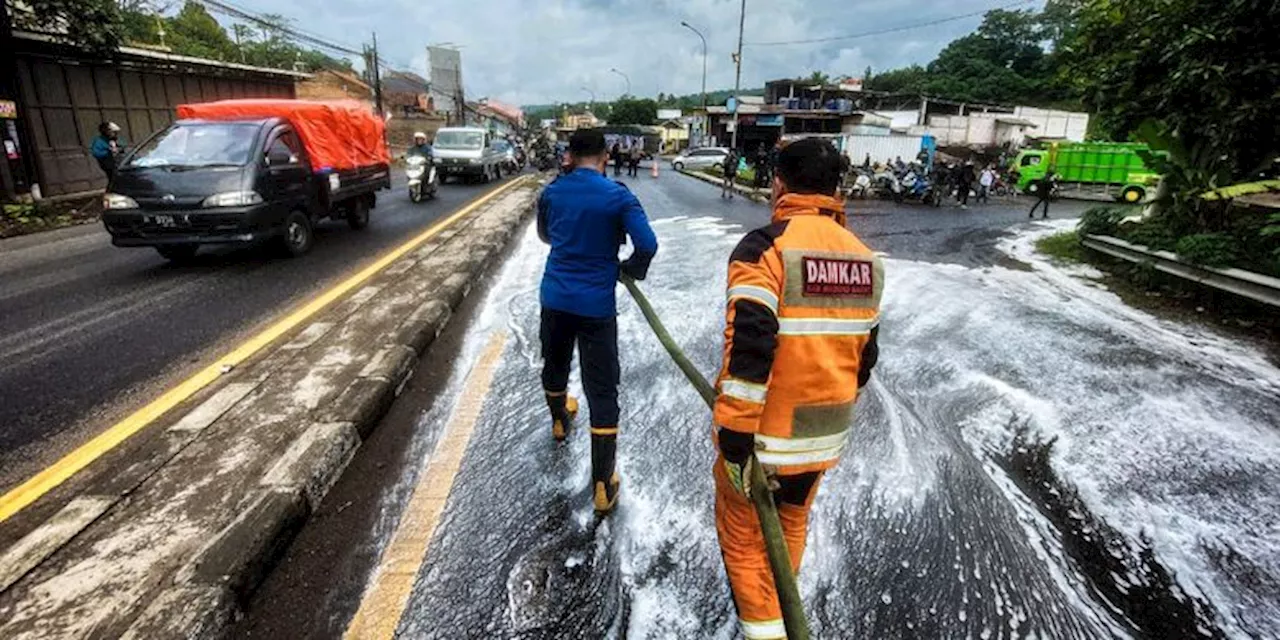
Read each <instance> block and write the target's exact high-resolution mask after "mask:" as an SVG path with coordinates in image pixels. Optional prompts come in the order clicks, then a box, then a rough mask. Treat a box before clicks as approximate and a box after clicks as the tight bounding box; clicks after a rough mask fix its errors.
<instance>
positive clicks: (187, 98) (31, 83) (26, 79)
mask: <svg viewBox="0 0 1280 640" xmlns="http://www.w3.org/2000/svg"><path fill="white" fill-rule="evenodd" d="M18 76H19V78H20V81H21V90H22V98H23V108H22V114H23V117H25V118H26V121H27V126H28V131H30V132H31V135H32V136H33V137H34V140H32V141H29V142H28V146H34V149H28V150H27V153H33V154H34V159H35V169H36V175H37V178H36V182H38V183H39V184H40V189H41V192H42V193H43V194H44V195H45V196H56V195H62V194H68V193H78V192H83V191H90V190H94V189H101V188H102V187H103V186H104V185H105V184H106V178H105V176H104V175H103V174H102V171H101V170H100V169H98V166H97V163H96V162H94V160H93V158H92V157H91V156H90V155H89V145H90V143H91V142H92V141H93V138H94V137H95V136H97V135H98V124H99V123H101V122H103V121H111V122H115V123H116V124H118V125H120V127H121V128H122V129H123V131H122V132H121V137H122V138H123V139H124V141H125V143H126V144H128V145H135V144H139V143H141V142H142V141H143V140H146V138H147V137H148V136H150V135H151V134H152V133H154V132H156V131H158V130H160V129H161V128H163V127H165V126H166V125H168V124H169V123H170V122H172V121H173V111H174V107H175V106H177V105H179V104H183V103H186V102H207V101H211V100H223V99H229V98H292V97H293V96H294V85H293V82H292V80H288V81H275V82H272V81H268V80H265V79H261V80H258V79H249V78H234V77H216V76H214V75H207V76H206V75H200V74H198V73H191V72H186V73H175V72H172V71H169V72H166V71H164V70H152V69H144V68H125V67H119V66H115V65H107V64H87V63H77V62H75V61H68V60H60V59H54V58H43V57H34V56H33V57H26V56H22V55H19V57H18Z"/></svg>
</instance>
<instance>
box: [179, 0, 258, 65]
mask: <svg viewBox="0 0 1280 640" xmlns="http://www.w3.org/2000/svg"><path fill="white" fill-rule="evenodd" d="M166 31H167V32H168V35H167V36H166V38H165V39H166V41H167V42H168V44H169V46H170V47H171V48H172V49H173V50H174V51H175V52H176V53H181V54H182V55H188V56H195V57H197V58H209V59H212V60H238V59H239V57H240V54H239V52H238V51H237V50H236V44H235V42H232V41H231V38H229V37H227V32H226V31H225V30H224V29H223V28H222V25H220V24H218V21H217V20H215V19H214V18H213V16H211V15H209V12H208V11H206V10H205V8H204V5H203V4H200V3H198V2H193V1H191V0H187V2H186V3H185V4H183V5H182V9H181V10H179V11H178V14H177V15H175V16H174V17H172V18H170V19H169V20H168V26H167V28H166Z"/></svg>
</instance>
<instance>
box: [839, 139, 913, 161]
mask: <svg viewBox="0 0 1280 640" xmlns="http://www.w3.org/2000/svg"><path fill="white" fill-rule="evenodd" d="M920 144H921V136H903V135H888V136H884V135H865V134H853V135H847V136H844V152H845V153H846V154H847V155H848V156H849V159H850V160H852V161H853V163H854V164H855V165H861V164H862V162H863V160H865V159H866V157H867V154H868V153H869V154H871V163H872V164H875V163H877V162H887V161H892V160H894V159H896V158H899V157H900V158H902V159H903V160H904V161H906V162H911V161H912V160H914V159H915V157H916V155H917V154H919V153H920Z"/></svg>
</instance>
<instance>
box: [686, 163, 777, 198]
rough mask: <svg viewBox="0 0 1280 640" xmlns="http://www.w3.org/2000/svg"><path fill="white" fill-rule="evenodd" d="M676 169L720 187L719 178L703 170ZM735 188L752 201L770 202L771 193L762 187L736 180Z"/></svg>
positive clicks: (695, 178)
mask: <svg viewBox="0 0 1280 640" xmlns="http://www.w3.org/2000/svg"><path fill="white" fill-rule="evenodd" d="M676 171H677V172H679V173H683V174H684V175H686V176H689V177H690V178H693V179H694V180H701V181H703V182H705V183H707V184H711V185H715V186H716V187H719V186H720V185H721V182H720V179H719V178H716V177H713V176H709V175H707V174H705V173H703V172H701V171H693V170H690V169H676ZM733 190H734V191H737V192H738V193H740V194H742V195H743V196H745V197H747V198H748V199H750V200H751V201H752V202H768V201H769V193H768V192H765V191H762V190H760V189H753V188H751V187H744V186H742V185H740V184H738V183H737V182H734V183H733Z"/></svg>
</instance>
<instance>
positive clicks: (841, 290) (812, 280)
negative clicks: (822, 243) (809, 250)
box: [801, 256, 875, 297]
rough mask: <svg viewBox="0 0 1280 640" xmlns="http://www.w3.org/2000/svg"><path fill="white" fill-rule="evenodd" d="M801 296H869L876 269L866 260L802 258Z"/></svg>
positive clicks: (871, 291)
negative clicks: (802, 291)
mask: <svg viewBox="0 0 1280 640" xmlns="http://www.w3.org/2000/svg"><path fill="white" fill-rule="evenodd" d="M801 268H802V270H803V272H804V295H806V296H860V297H870V296H871V295H872V294H873V293H874V292H875V275H874V274H875V269H874V268H873V266H872V264H871V261H869V260H841V259H839V258H811V257H808V256H805V257H804V258H803V259H802V263H801Z"/></svg>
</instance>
